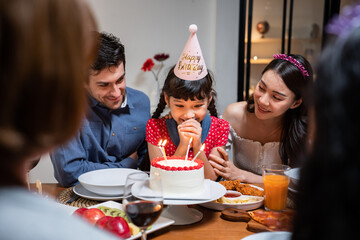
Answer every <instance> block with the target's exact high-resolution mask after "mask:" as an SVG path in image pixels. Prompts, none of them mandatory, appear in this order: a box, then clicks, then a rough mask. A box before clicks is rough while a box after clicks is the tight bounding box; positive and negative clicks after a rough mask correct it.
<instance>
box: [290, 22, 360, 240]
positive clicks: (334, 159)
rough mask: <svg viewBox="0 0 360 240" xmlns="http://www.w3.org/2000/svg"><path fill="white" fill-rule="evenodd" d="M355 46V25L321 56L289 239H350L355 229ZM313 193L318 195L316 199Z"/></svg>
mask: <svg viewBox="0 0 360 240" xmlns="http://www.w3.org/2000/svg"><path fill="white" fill-rule="evenodd" d="M359 46H360V28H357V29H356V30H355V32H352V34H351V35H349V37H348V38H347V39H346V40H345V39H339V41H338V42H336V43H335V44H334V43H332V44H331V45H328V46H327V47H326V48H325V49H324V51H323V54H322V56H321V58H320V61H319V67H318V69H317V78H316V81H315V83H314V90H313V92H314V94H313V96H314V107H315V119H316V120H315V134H314V142H313V146H312V151H311V155H310V157H309V158H308V160H307V161H306V162H305V164H304V167H303V169H302V171H301V174H300V175H301V176H300V188H299V192H301V193H302V194H301V195H299V198H298V201H297V204H296V205H297V211H296V212H297V217H296V218H295V227H294V234H293V239H340V238H341V239H349V238H351V237H352V236H355V235H354V234H357V232H358V230H357V228H358V224H357V223H358V222H359V220H358V216H359V208H358V201H357V199H358V197H359V193H358V191H359V189H360V161H359V160H360V151H359V145H360V127H359V117H358V108H359V106H360V95H359V89H360V69H359V66H360V55H359ZM334 194H339V196H338V197H337V196H336V195H334ZM317 199H323V201H321V204H316V203H315V202H316V200H317ZM334 206H336V209H334ZM331 209H334V211H331ZM314 213H315V214H314ZM316 213H319V214H316ZM319 222H321V224H319Z"/></svg>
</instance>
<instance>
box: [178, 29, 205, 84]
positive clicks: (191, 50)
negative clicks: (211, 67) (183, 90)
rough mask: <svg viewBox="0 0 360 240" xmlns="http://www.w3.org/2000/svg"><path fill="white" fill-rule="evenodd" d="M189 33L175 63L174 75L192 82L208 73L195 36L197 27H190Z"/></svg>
mask: <svg viewBox="0 0 360 240" xmlns="http://www.w3.org/2000/svg"><path fill="white" fill-rule="evenodd" d="M189 31H190V32H191V34H190V37H189V39H188V41H187V43H186V45H185V48H184V50H183V52H182V54H181V56H180V58H179V61H178V62H177V63H176V66H175V69H174V73H175V75H176V76H177V77H178V78H180V79H183V80H190V81H194V80H199V79H202V78H204V77H205V76H206V75H207V74H208V71H207V69H206V65H205V60H204V57H203V55H202V52H201V48H200V44H199V41H198V39H197V36H196V31H197V26H196V25H195V24H192V25H190V26H189Z"/></svg>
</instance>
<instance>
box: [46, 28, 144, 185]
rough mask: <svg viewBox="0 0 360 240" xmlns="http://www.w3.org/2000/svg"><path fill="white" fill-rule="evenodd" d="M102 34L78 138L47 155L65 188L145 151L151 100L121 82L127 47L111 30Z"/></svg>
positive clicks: (130, 164)
mask: <svg viewBox="0 0 360 240" xmlns="http://www.w3.org/2000/svg"><path fill="white" fill-rule="evenodd" d="M95 34H96V35H97V36H98V37H99V38H100V45H99V52H98V56H97V60H96V62H95V63H94V64H93V65H92V66H91V68H90V74H89V79H88V80H87V83H86V84H85V88H86V90H87V92H88V97H89V111H88V114H87V116H86V118H85V119H84V122H83V125H82V127H81V129H80V131H79V132H78V134H77V136H76V137H75V138H74V139H72V140H71V141H70V142H69V143H68V144H66V145H64V146H60V147H59V148H57V149H56V150H55V151H54V152H53V153H52V154H50V156H51V161H52V163H53V165H54V174H55V178H56V180H58V182H59V183H60V184H61V185H62V186H65V187H68V186H72V185H75V184H76V183H78V177H79V176H80V175H81V174H83V173H85V172H88V171H92V170H96V169H104V168H137V167H138V166H139V164H140V162H141V160H142V158H143V157H144V155H145V154H147V149H146V143H145V130H146V123H147V120H148V119H149V118H150V101H149V98H148V97H147V96H146V95H145V94H144V93H143V92H140V91H138V90H135V89H132V88H129V87H126V84H125V51H124V46H123V45H122V44H121V43H120V40H119V39H118V38H116V37H115V36H113V35H111V34H106V33H95Z"/></svg>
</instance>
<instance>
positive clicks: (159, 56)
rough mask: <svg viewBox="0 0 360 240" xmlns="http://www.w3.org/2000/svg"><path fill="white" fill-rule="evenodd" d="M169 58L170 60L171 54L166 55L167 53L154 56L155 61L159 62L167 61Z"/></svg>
mask: <svg viewBox="0 0 360 240" xmlns="http://www.w3.org/2000/svg"><path fill="white" fill-rule="evenodd" d="M168 58H169V54H165V53H159V54H156V55H155V56H154V59H155V60H157V61H159V62H162V61H165V60H166V59H168Z"/></svg>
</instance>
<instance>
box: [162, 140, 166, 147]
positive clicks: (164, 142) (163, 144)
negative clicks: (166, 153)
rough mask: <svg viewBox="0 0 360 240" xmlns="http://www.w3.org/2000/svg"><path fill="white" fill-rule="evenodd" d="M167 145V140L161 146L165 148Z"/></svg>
mask: <svg viewBox="0 0 360 240" xmlns="http://www.w3.org/2000/svg"><path fill="white" fill-rule="evenodd" d="M166 143H167V140H166V139H165V140H164V141H163V143H162V144H161V146H163V147H165V144H166Z"/></svg>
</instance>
